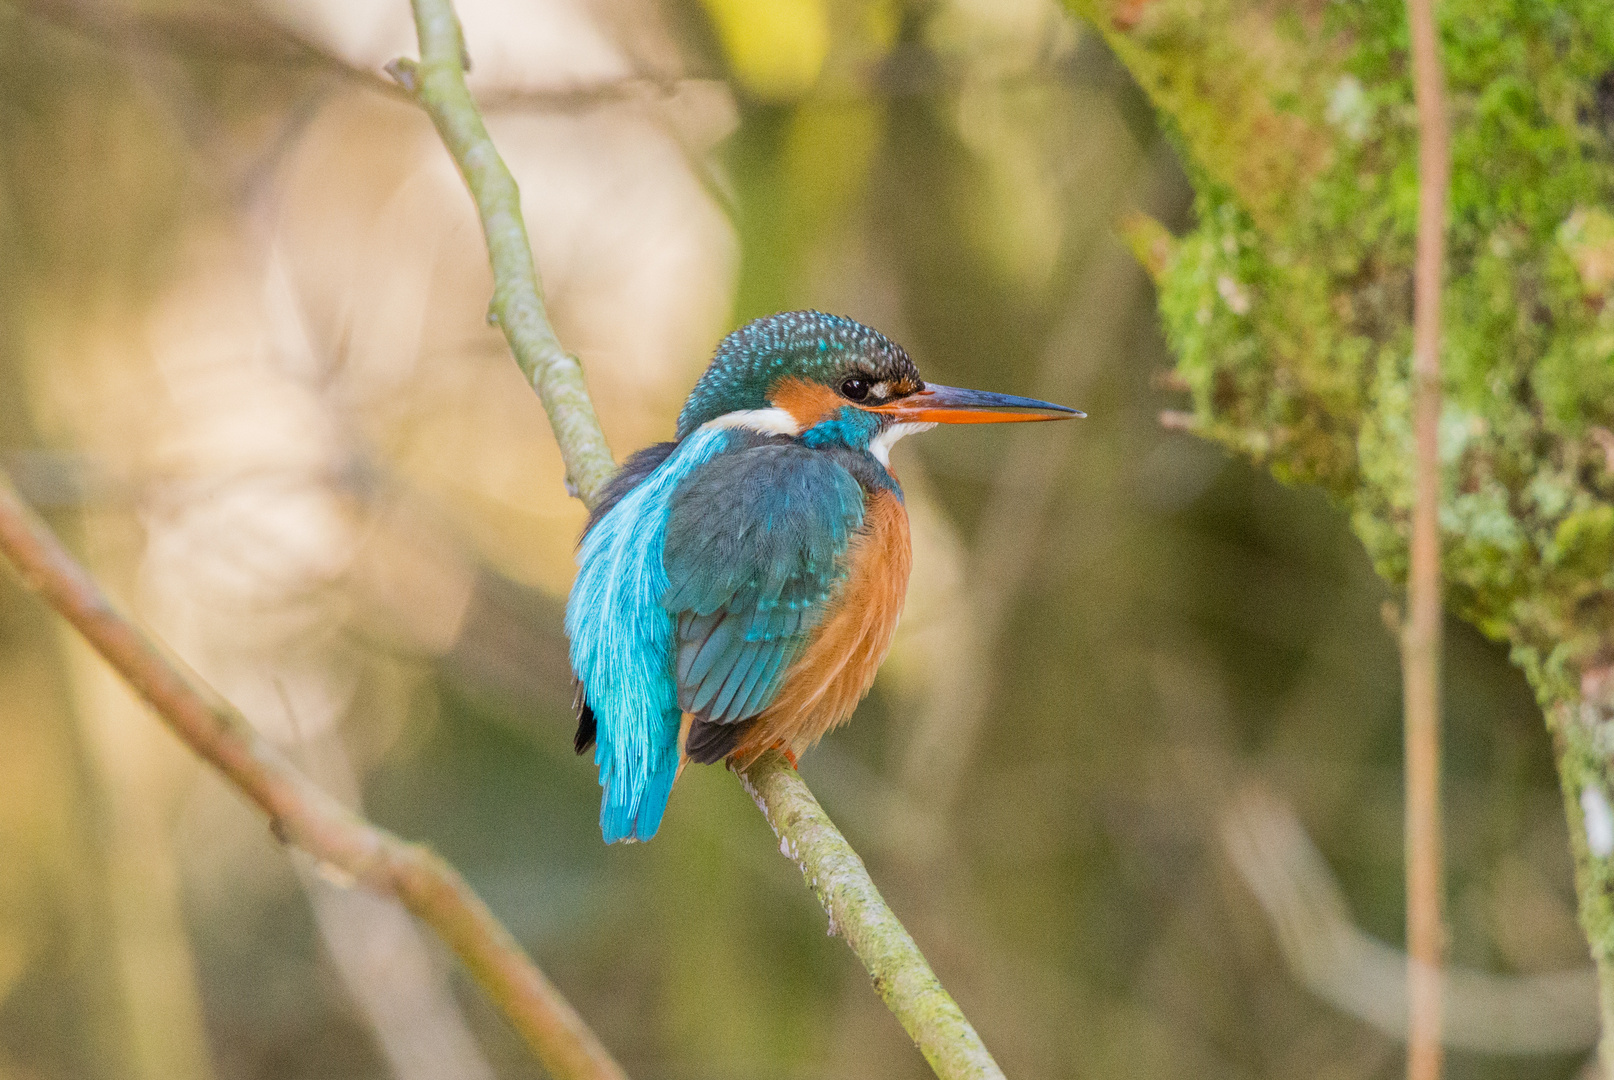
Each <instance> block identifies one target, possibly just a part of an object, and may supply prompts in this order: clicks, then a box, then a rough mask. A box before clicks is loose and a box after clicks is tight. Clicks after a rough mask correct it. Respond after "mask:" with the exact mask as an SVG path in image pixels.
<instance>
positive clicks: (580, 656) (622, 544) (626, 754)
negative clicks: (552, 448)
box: [566, 430, 728, 843]
mask: <svg viewBox="0 0 1614 1080" xmlns="http://www.w3.org/2000/svg"><path fill="white" fill-rule="evenodd" d="M727 435H728V433H727V432H725V431H721V430H713V431H700V432H696V433H695V434H693V435H691V436H690V437H689V438H687V439H685V440H684V441H683V442H682V443H681V444H680V445H679V447H678V449H677V450H675V451H673V453H672V455H671V456H670V457H668V459H667V460H666V461H664V462H663V463H662V464H661V465H660V466H659V467H658V468H657V469H656V470H655V471H654V472H652V473H651V474H650V475H649V476H648V477H646V478H645V479H644V481H643V482H641V483H640V484H639V485H638V486H636V487H635V488H634V489H633V490H632V491H630V492H628V494H627V495H625V496H624V497H623V498H622V501H621V502H619V503H617V505H616V506H615V507H613V508H612V509H611V511H610V512H609V513H607V514H606V515H605V516H604V517H603V518H601V519H600V520H599V522H598V523H597V524H596V525H595V526H594V527H593V528H592V529H590V530H589V532H588V535H587V536H586V537H584V539H583V543H582V546H581V547H580V548H579V549H578V555H577V561H578V566H579V572H578V576H577V581H576V582H575V583H574V584H573V585H572V593H571V597H570V599H569V600H568V601H567V604H566V634H567V636H568V637H569V638H570V639H571V661H572V671H573V672H574V673H575V674H576V675H577V678H578V680H579V681H580V682H581V683H582V684H583V687H584V689H585V691H586V692H587V694H588V700H589V703H590V706H591V707H592V708H593V709H594V713H595V715H596V716H597V717H599V718H600V724H599V730H598V734H597V742H598V745H597V746H596V749H595V751H594V762H595V764H596V765H598V766H599V770H600V786H601V787H602V788H603V789H604V792H603V795H602V799H601V802H600V830H601V832H603V833H604V834H605V841H606V843H616V842H617V841H621V840H648V839H650V838H651V837H652V836H654V835H655V834H656V829H657V828H658V827H660V825H661V815H662V812H663V811H664V810H666V808H667V798H668V796H669V795H670V794H671V792H672V785H673V779H674V778H675V777H676V776H677V773H678V722H679V717H680V710H679V708H678V689H677V686H676V685H675V683H674V681H673V677H672V671H671V667H670V664H669V658H670V657H671V655H672V651H673V636H674V620H673V616H672V615H671V614H670V613H669V612H668V611H667V610H666V609H665V608H663V607H662V606H661V598H662V596H663V595H664V594H665V593H666V591H667V571H666V568H665V566H664V565H663V561H662V549H663V546H664V545H665V542H666V531H667V516H668V504H669V502H670V501H671V499H672V496H673V492H674V490H675V489H676V488H677V486H678V483H679V482H680V481H681V480H683V479H684V478H685V477H687V476H688V475H689V474H690V473H691V472H693V471H694V470H695V469H697V468H699V467H700V466H701V465H702V464H704V463H705V462H706V461H707V460H708V459H710V458H711V457H712V456H713V455H714V454H717V453H719V452H720V451H721V450H723V449H724V447H725V446H726V444H727Z"/></svg>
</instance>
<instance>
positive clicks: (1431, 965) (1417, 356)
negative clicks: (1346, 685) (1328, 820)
mask: <svg viewBox="0 0 1614 1080" xmlns="http://www.w3.org/2000/svg"><path fill="white" fill-rule="evenodd" d="M1407 14H1408V16H1409V18H1410V20H1411V24H1412V79H1413V95H1414V97H1415V99H1416V101H1417V107H1418V250H1417V265H1416V268H1415V279H1414V280H1415V284H1414V290H1413V329H1412V340H1413V352H1412V374H1413V383H1414V389H1413V427H1414V433H1413V440H1414V444H1415V454H1416V465H1415V470H1414V480H1413V483H1414V488H1415V495H1414V501H1413V509H1412V547H1411V552H1410V556H1411V560H1410V570H1409V572H1408V582H1407V607H1408V616H1407V625H1406V628H1405V630H1403V631H1402V635H1401V672H1402V685H1403V692H1402V693H1403V698H1404V705H1405V709H1406V783H1407V805H1406V818H1407V822H1406V829H1407V952H1408V953H1409V954H1410V956H1411V963H1410V964H1409V965H1408V966H1407V991H1408V1000H1409V1001H1410V1003H1411V1017H1410V1022H1409V1028H1408V1038H1407V1077H1408V1080H1438V1077H1439V1076H1440V1065H1441V1035H1440V1024H1441V1016H1440V1013H1441V1008H1440V987H1441V979H1440V965H1441V954H1442V953H1443V951H1444V948H1445V931H1444V929H1443V928H1442V925H1441V915H1440V909H1441V867H1440V864H1441V828H1440V636H1441V635H1440V630H1441V627H1440V618H1441V617H1440V456H1439V430H1440V297H1441V285H1442V281H1443V278H1444V274H1445V258H1446V250H1445V249H1446V196H1447V188H1448V187H1449V186H1450V184H1451V148H1450V136H1449V134H1448V131H1447V121H1446V99H1445V88H1444V87H1445V80H1444V77H1443V76H1442V74H1441V68H1440V41H1439V31H1438V28H1437V27H1436V25H1435V13H1434V0H1408V2H1407Z"/></svg>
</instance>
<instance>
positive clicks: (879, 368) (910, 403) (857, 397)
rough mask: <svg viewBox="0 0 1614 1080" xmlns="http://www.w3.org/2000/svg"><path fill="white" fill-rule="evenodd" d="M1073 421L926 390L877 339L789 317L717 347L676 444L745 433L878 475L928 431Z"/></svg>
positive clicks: (838, 323)
mask: <svg viewBox="0 0 1614 1080" xmlns="http://www.w3.org/2000/svg"><path fill="white" fill-rule="evenodd" d="M1082 415H1084V414H1083V413H1080V412H1078V411H1076V410H1075V409H1067V408H1065V407H1064V406H1062V405H1053V404H1050V403H1049V402H1046V401H1037V400H1035V399H1033V398H1022V397H1011V396H1010V395H1008V394H992V393H987V392H985V391H980V390H961V389H959V388H957V387H953V386H937V385H934V384H929V385H927V384H926V383H925V381H924V380H923V379H921V378H920V377H919V369H918V368H916V367H914V363H913V361H912V360H910V359H909V358H908V354H907V353H906V352H904V351H903V348H902V346H900V345H898V344H896V343H895V342H893V341H891V340H890V339H889V338H887V337H886V336H885V335H884V334H881V333H880V332H879V331H877V330H871V329H869V328H868V327H867V326H864V325H863V324H862V323H858V322H854V321H853V320H851V319H847V318H842V317H841V316H839V315H826V314H824V313H823V312H819V311H789V312H785V313H783V314H780V315H770V316H768V317H767V318H764V319H758V320H756V321H755V322H751V323H748V324H746V325H745V326H742V327H741V328H740V329H738V330H736V331H734V333H732V334H730V335H729V336H728V337H726V338H724V339H723V343H722V344H721V345H719V346H718V348H717V355H716V356H714V357H713V358H712V363H711V365H710V366H709V367H708V368H707V369H706V374H704V375H702V376H701V379H700V381H699V382H698V383H696V384H695V389H694V390H693V391H692V392H691V393H690V395H689V400H688V401H687V402H685V404H684V410H683V412H682V413H680V414H679V417H678V437H679V438H680V439H682V438H685V437H686V436H688V435H690V434H692V433H694V432H695V431H697V430H699V429H700V428H702V427H706V426H714V427H738V428H748V429H751V430H754V431H762V432H767V433H769V434H777V435H790V436H795V437H799V438H801V439H802V441H803V442H806V443H807V444H808V445H809V446H816V445H824V446H829V445H836V446H846V447H850V448H851V449H855V450H866V451H868V452H869V453H871V454H873V455H874V456H875V457H876V458H877V459H878V460H879V461H880V463H881V464H882V465H884V464H887V463H888V461H887V455H888V454H889V453H890V449H891V445H892V444H893V443H895V442H896V441H897V440H898V439H900V438H902V436H904V435H908V434H912V433H913V432H916V431H923V430H925V429H927V428H930V427H933V426H934V425H936V424H994V423H1012V422H1016V421H1027V420H1063V419H1068V418H1070V417H1073V416H1082Z"/></svg>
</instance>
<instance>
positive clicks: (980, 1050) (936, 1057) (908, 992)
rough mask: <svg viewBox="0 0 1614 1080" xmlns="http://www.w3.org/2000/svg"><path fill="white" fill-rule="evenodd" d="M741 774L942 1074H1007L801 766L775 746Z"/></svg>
mask: <svg viewBox="0 0 1614 1080" xmlns="http://www.w3.org/2000/svg"><path fill="white" fill-rule="evenodd" d="M741 779H742V780H743V782H744V783H745V787H746V790H747V791H749V792H750V793H751V797H752V798H753V799H755V800H756V803H757V806H758V807H759V808H760V809H761V810H762V813H763V815H764V816H765V817H767V819H768V824H769V825H771V826H773V831H774V833H775V834H777V835H778V837H779V850H780V851H782V852H783V853H784V854H785V855H786V856H787V857H789V858H790V859H792V860H794V861H795V863H796V865H797V866H799V867H800V868H801V874H802V877H804V878H806V879H807V884H808V887H810V888H811V889H812V890H813V892H814V893H815V894H816V895H817V897H818V900H819V902H820V903H822V904H823V905H824V910H825V911H826V912H828V913H829V919H830V932H831V933H840V934H843V935H845V937H846V943H847V944H848V945H850V946H852V950H853V951H854V952H856V953H857V955H858V957H859V959H861V960H862V961H863V966H864V968H866V969H867V970H868V973H869V978H871V979H873V980H874V988H875V990H876V991H877V992H878V993H879V995H880V997H881V999H882V1000H883V1001H884V1002H885V1003H886V1005H887V1007H889V1008H890V1010H891V1012H892V1013H893V1014H894V1015H895V1016H896V1018H897V1020H898V1022H899V1023H901V1024H902V1027H903V1030H904V1031H906V1032H907V1033H908V1035H909V1036H910V1037H911V1038H912V1039H913V1041H914V1045H916V1046H918V1047H919V1051H920V1053H922V1054H924V1055H925V1060H926V1061H928V1062H930V1067H931V1068H932V1069H934V1070H935V1072H936V1075H937V1076H938V1077H941V1078H942V1080H1002V1078H1003V1071H1002V1070H1001V1069H999V1068H998V1064H997V1062H996V1061H994V1060H992V1055H991V1053H989V1052H988V1051H987V1049H986V1045H985V1044H984V1043H982V1042H981V1037H980V1036H979V1035H977V1034H976V1033H975V1028H974V1027H973V1026H971V1024H970V1022H969V1020H967V1019H966V1018H965V1016H964V1013H963V1010H961V1009H960V1008H959V1007H958V1003H957V1002H956V1001H954V1000H953V997H952V995H951V994H949V993H948V992H947V991H946V990H945V989H944V988H943V987H942V984H941V982H940V980H938V979H937V978H936V973H935V972H934V971H932V970H931V968H930V964H929V963H928V962H927V961H926V960H925V957H924V955H923V954H922V953H920V951H919V946H917V945H915V944H914V940H913V938H912V936H910V935H909V933H908V931H907V930H906V929H905V928H904V927H903V925H902V923H901V922H900V921H898V919H897V917H896V916H895V915H893V914H892V913H891V909H890V908H889V907H887V906H886V903H885V900H884V899H883V898H882V897H881V896H880V890H879V889H877V888H875V886H874V881H873V880H872V879H871V878H870V877H869V872H868V870H867V869H866V868H865V867H864V865H863V860H862V859H860V858H859V857H858V854H857V852H856V851H853V850H852V845H850V844H848V843H847V842H846V838H845V837H843V836H842V835H841V833H840V830H838V829H837V828H836V827H835V823H834V822H833V821H831V820H830V819H829V815H828V814H826V813H824V808H823V807H822V806H820V805H818V800H817V799H815V798H813V793H812V792H811V791H809V790H808V788H807V785H806V784H805V783H804V782H803V781H802V779H801V777H800V776H798V775H797V774H796V770H795V769H794V768H792V767H791V766H790V764H789V763H788V762H786V761H785V759H784V758H783V757H781V756H780V755H779V754H778V753H777V752H774V751H769V752H768V753H766V754H764V755H763V756H762V757H761V758H759V759H758V760H757V761H756V763H755V764H753V765H751V766H750V767H749V768H747V769H746V770H745V772H744V773H743V774H742V775H741Z"/></svg>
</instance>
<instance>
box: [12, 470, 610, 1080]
mask: <svg viewBox="0 0 1614 1080" xmlns="http://www.w3.org/2000/svg"><path fill="white" fill-rule="evenodd" d="M0 553H3V554H4V555H5V556H6V557H7V558H9V559H10V560H11V562H12V563H13V564H15V565H16V567H17V569H18V571H19V572H20V573H21V574H22V578H23V581H24V582H26V583H27V584H28V586H29V587H31V588H32V589H34V590H35V591H37V592H38V593H39V595H40V596H41V597H42V598H43V599H44V601H45V602H46V603H47V604H49V605H50V606H51V607H53V608H55V609H56V611H57V612H58V613H59V614H60V615H61V616H62V617H63V618H65V619H66V620H67V621H68V622H70V623H72V624H73V626H74V628H75V629H77V630H78V632H79V633H80V634H82V635H84V638H85V640H86V641H88V642H89V643H90V645H91V646H92V647H93V648H94V649H95V650H96V651H97V652H99V653H100V654H101V656H102V657H103V658H105V659H106V661H107V662H108V663H109V664H111V665H112V667H113V669H114V670H115V671H117V673H118V674H119V675H121V676H122V677H123V678H124V680H125V681H126V682H128V684H129V685H130V686H131V687H133V688H134V690H135V691H136V692H137V693H139V694H140V696H141V697H143V698H145V699H146V701H147V703H148V704H150V705H151V707H152V708H153V709H154V710H155V711H156V713H157V715H158V716H160V717H161V718H162V720H163V722H164V723H166V724H167V725H168V727H169V728H170V729H171V730H172V731H173V732H174V734H176V735H178V736H179V737H180V739H181V740H183V741H184V742H185V744H186V745H187V746H189V747H190V748H191V749H192V750H194V751H195V752H196V754H197V755H198V756H199V757H201V758H202V759H203V760H204V761H206V762H208V763H209V764H210V765H212V766H214V767H215V768H217V769H218V770H219V771H220V772H221V773H223V774H224V776H225V778H226V779H228V780H229V781H230V782H231V783H232V784H234V785H235V786H236V787H237V788H239V789H240V790H241V792H242V793H243V794H244V795H246V796H247V798H249V799H251V800H252V801H253V802H254V803H256V804H257V805H258V807H259V808H260V809H262V810H263V811H264V812H265V813H266V814H268V815H269V826H270V829H271V830H272V831H273V832H274V834H275V836H277V837H278V838H280V839H281V840H282V841H284V842H285V843H288V844H294V845H296V846H297V847H299V848H301V849H302V850H304V851H306V852H308V854H310V855H312V856H313V857H314V858H315V859H318V860H319V861H320V862H321V863H322V864H323V865H326V866H329V867H332V868H334V870H335V871H336V872H337V873H338V874H339V875H340V876H344V877H349V878H352V879H353V880H354V881H356V882H360V883H362V884H364V885H366V886H368V887H370V888H373V889H377V890H379V891H382V892H389V893H392V894H393V895H394V896H396V897H397V898H398V899H399V900H400V901H401V902H402V903H403V905H404V906H405V907H407V908H408V909H409V910H410V911H411V912H413V913H414V914H415V915H416V916H417V917H418V918H420V919H421V921H423V922H425V923H426V924H427V925H428V926H430V927H431V928H432V929H433V930H435V931H436V932H437V934H438V935H439V936H440V937H441V938H442V939H443V940H444V941H445V942H447V943H448V945H449V947H450V948H452V949H453V950H454V952H455V953H456V954H457V955H458V956H459V958H460V960H461V962H463V963H464V964H465V966H466V968H467V969H468V970H469V971H470V973H471V975H472V976H473V977H475V979H476V981H477V982H478V983H480V984H481V985H482V989H483V990H484V991H486V992H487V994H488V996H489V997H490V998H492V999H493V1001H494V1003H495V1004H497V1005H498V1006H499V1008H501V1009H502V1010H504V1013H505V1015H506V1016H507V1017H509V1018H510V1021H511V1023H512V1024H514V1025H515V1028H516V1030H517V1031H518V1032H520V1034H521V1035H522V1037H523V1038H524V1039H526V1041H527V1044H528V1045H529V1046H530V1047H531V1048H532V1050H533V1052H534V1053H535V1054H536V1055H537V1056H538V1060H539V1061H541V1062H543V1065H544V1067H545V1068H546V1069H548V1070H549V1072H550V1073H551V1074H552V1075H554V1076H555V1077H557V1078H559V1080H626V1076H625V1074H624V1073H623V1072H622V1069H621V1068H620V1067H619V1066H618V1065H617V1064H616V1062H615V1061H613V1060H611V1055H610V1054H609V1053H607V1052H606V1050H605V1048H604V1047H603V1046H601V1045H600V1042H599V1040H598V1039H596V1038H595V1036H594V1033H593V1032H591V1031H590V1030H589V1029H588V1027H587V1026H586V1025H585V1024H584V1023H583V1021H582V1019H581V1018H580V1017H579V1016H578V1015H577V1013H576V1012H575V1011H574V1010H573V1009H572V1007H571V1006H570V1005H569V1004H567V1002H566V999H565V998H563V997H561V995H560V992H559V991H558V990H556V989H555V987H554V986H553V985H552V984H551V983H550V982H549V980H548V979H546V978H545V977H544V974H543V972H541V971H539V970H538V968H537V967H535V966H534V965H533V963H532V961H531V960H530V959H529V958H528V957H527V955H526V953H524V952H523V951H522V949H521V946H520V945H519V944H517V943H516V940H515V938H513V937H512V936H511V934H510V931H508V930H506V929H505V928H504V926H503V925H502V924H501V923H500V922H499V921H498V919H496V918H495V917H494V915H493V913H492V912H491V911H489V910H488V907H487V905H486V904H484V903H483V902H482V900H481V898H480V897H478V896H477V895H476V894H475V893H474V892H472V891H471V888H470V886H469V885H467V884H466V883H465V880H464V879H463V878H461V877H460V875H459V874H458V872H456V871H455V870H454V868H453V867H451V866H449V865H448V863H446V862H444V861H443V860H442V858H440V857H439V856H438V855H437V854H436V853H434V852H432V851H431V850H430V849H429V848H426V847H424V846H422V845H420V844H411V843H407V842H405V841H403V840H401V839H399V838H398V837H396V836H394V835H393V834H392V833H389V832H387V831H386V830H384V829H379V828H377V827H376V826H374V825H372V824H370V822H368V821H366V820H365V819H364V818H362V817H360V816H359V815H358V814H356V813H354V812H353V811H352V810H349V809H348V808H347V807H346V806H344V805H342V804H341V803H340V802H338V801H337V800H336V799H335V798H333V797H332V796H331V795H329V794H328V793H326V792H325V791H324V790H323V789H322V788H320V787H319V786H318V785H317V784H315V783H314V782H313V781H312V780H310V779H309V778H308V777H307V776H305V775H303V773H301V772H300V771H298V770H297V768H296V767H295V766H293V765H292V764H291V762H290V761H288V760H287V759H286V757H285V756H284V755H283V754H281V752H280V751H279V750H277V749H276V748H275V747H274V746H273V745H271V744H270V743H269V742H268V741H267V740H265V739H264V738H263V737H262V736H261V735H259V734H258V733H257V731H256V730H255V729H254V728H253V727H252V725H251V724H249V723H248V722H247V720H246V718H245V717H243V716H242V715H241V713H240V712H239V711H237V710H236V708H235V707H234V706H233V705H231V704H230V703H229V702H227V701H225V700H224V699H223V698H221V697H219V695H218V694H217V693H216V692H215V691H214V690H213V689H212V688H211V687H209V686H208V685H207V684H206V683H204V682H202V680H201V679H200V678H198V677H197V676H196V675H195V674H194V673H193V672H190V671H188V670H187V669H186V668H185V667H184V665H183V664H182V663H181V662H180V661H178V660H176V659H174V658H172V657H170V656H168V655H167V654H166V653H165V652H164V651H163V650H162V648H161V647H160V646H159V645H158V644H157V643H156V642H154V641H153V640H152V639H151V638H149V637H147V636H146V634H145V633H144V632H142V631H141V630H140V628H139V627H137V626H135V625H134V624H133V623H132V622H130V621H129V620H128V619H126V618H124V617H123V616H122V615H121V614H119V613H118V611H117V610H116V609H115V608H113V606H112V602H111V601H110V600H109V599H108V598H107V596H106V594H105V593H103V592H102V591H101V588H100V586H99V585H97V584H96V583H95V581H94V580H93V579H92V578H91V577H90V575H89V572H88V571H86V570H85V569H84V567H82V566H81V565H79V563H78V562H77V561H76V560H75V559H74V558H73V556H72V555H71V554H69V553H68V551H67V549H66V548H64V547H63V546H62V543H61V541H60V540H58V539H57V538H56V536H55V534H53V533H52V532H51V531H50V529H49V528H48V527H47V526H46V525H45V523H44V522H43V521H41V520H40V518H39V516H38V515H37V514H35V513H34V512H33V511H32V510H30V509H29V508H28V507H27V506H26V505H25V504H24V503H23V501H22V499H21V498H20V497H19V496H18V494H17V492H16V489H15V488H13V487H12V486H11V482H10V480H9V479H7V478H6V477H5V476H4V475H3V474H0Z"/></svg>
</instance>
